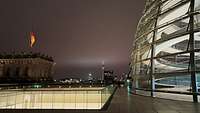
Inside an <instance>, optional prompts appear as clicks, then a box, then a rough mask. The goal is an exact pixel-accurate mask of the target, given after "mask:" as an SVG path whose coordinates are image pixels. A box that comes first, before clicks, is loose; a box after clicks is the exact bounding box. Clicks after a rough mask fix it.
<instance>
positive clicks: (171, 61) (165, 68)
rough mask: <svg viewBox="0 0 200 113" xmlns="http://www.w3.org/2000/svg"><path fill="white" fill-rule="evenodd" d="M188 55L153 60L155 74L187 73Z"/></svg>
mask: <svg viewBox="0 0 200 113" xmlns="http://www.w3.org/2000/svg"><path fill="white" fill-rule="evenodd" d="M189 61H190V54H189V53H185V54H177V55H173V56H167V57H162V58H157V59H155V60H154V63H155V73H169V72H170V73H171V72H187V71H188V67H189Z"/></svg>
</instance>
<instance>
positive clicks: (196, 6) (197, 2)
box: [195, 0, 200, 10]
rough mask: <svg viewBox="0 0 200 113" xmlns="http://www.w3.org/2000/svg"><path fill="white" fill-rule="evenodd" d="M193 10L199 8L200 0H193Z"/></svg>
mask: <svg viewBox="0 0 200 113" xmlns="http://www.w3.org/2000/svg"><path fill="white" fill-rule="evenodd" d="M195 10H200V1H199V0H195Z"/></svg>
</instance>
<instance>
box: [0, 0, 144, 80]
mask: <svg viewBox="0 0 200 113" xmlns="http://www.w3.org/2000/svg"><path fill="white" fill-rule="evenodd" d="M143 8H144V0H0V52H8V53H10V52H12V51H17V52H21V51H33V52H41V53H45V54H48V55H50V56H53V58H54V60H55V62H56V66H55V74H54V77H55V78H63V77H82V78H86V77H87V76H88V73H92V74H93V75H94V76H96V77H100V72H101V63H102V61H104V62H105V68H106V69H113V70H114V71H115V74H117V75H118V76H121V75H122V73H123V72H127V71H128V64H129V62H130V53H131V48H132V45H133V40H134V33H135V31H136V26H137V23H138V21H139V19H140V17H141V16H142V12H143ZM31 31H33V32H35V33H36V38H37V42H36V44H35V46H34V48H33V49H30V48H29V45H28V44H29V42H28V40H29V32H31Z"/></svg>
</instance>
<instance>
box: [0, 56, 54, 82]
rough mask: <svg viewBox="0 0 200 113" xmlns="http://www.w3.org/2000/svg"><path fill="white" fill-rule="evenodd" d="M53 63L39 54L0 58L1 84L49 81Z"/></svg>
mask: <svg viewBox="0 0 200 113" xmlns="http://www.w3.org/2000/svg"><path fill="white" fill-rule="evenodd" d="M54 64H55V63H54V62H53V60H52V59H51V58H48V57H46V56H45V57H44V56H42V55H40V54H20V55H19V54H18V55H8V54H7V55H1V56H0V82H1V83H10V82H11V83H18V82H19V83H23V82H26V83H29V82H44V81H51V80H52V77H51V75H52V74H53V66H54Z"/></svg>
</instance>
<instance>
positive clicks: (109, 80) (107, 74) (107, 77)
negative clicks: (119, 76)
mask: <svg viewBox="0 0 200 113" xmlns="http://www.w3.org/2000/svg"><path fill="white" fill-rule="evenodd" d="M113 73H114V72H113V70H104V81H105V84H113V82H114V74H113Z"/></svg>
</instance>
